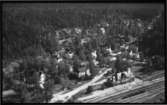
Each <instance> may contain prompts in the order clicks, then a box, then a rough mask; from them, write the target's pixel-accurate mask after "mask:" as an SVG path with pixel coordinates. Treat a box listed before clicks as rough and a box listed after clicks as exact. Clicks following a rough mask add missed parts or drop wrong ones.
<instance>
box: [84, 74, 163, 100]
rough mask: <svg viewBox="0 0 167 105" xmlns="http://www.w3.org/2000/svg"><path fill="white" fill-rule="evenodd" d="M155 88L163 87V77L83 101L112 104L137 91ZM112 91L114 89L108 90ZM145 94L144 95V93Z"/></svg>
mask: <svg viewBox="0 0 167 105" xmlns="http://www.w3.org/2000/svg"><path fill="white" fill-rule="evenodd" d="M155 87H157V88H158V87H164V77H163V78H158V79H155V80H152V81H146V82H143V84H142V85H138V86H134V87H132V89H122V90H119V89H116V88H115V90H116V91H117V92H116V91H115V92H111V91H107V94H105V93H103V94H101V95H100V96H95V97H90V98H88V99H84V100H83V102H84V103H95V102H99V103H108V102H114V100H117V99H121V98H123V97H125V96H127V95H129V94H133V93H135V92H138V91H149V90H151V89H154V88H155ZM110 89H111V90H112V91H113V89H114V87H112V88H110ZM145 94H146V93H145Z"/></svg>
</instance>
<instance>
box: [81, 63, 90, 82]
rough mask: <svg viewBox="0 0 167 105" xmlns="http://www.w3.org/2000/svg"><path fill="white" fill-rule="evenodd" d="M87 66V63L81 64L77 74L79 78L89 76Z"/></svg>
mask: <svg viewBox="0 0 167 105" xmlns="http://www.w3.org/2000/svg"><path fill="white" fill-rule="evenodd" d="M88 65H89V62H87V61H84V62H81V64H80V68H79V73H78V77H79V78H81V79H84V78H85V77H86V76H90V75H91V73H90V69H89V67H88Z"/></svg>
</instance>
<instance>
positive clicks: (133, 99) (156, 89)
mask: <svg viewBox="0 0 167 105" xmlns="http://www.w3.org/2000/svg"><path fill="white" fill-rule="evenodd" d="M164 88H165V87H163V86H160V87H159V86H157V87H154V88H153V89H151V90H149V91H146V92H143V93H141V94H138V95H135V96H132V97H128V98H125V99H123V98H120V99H117V100H114V101H113V100H109V101H107V102H109V103H111V102H115V103H138V102H139V103H140V102H144V101H146V100H148V99H150V98H152V97H155V96H156V95H158V94H160V93H163V92H164Z"/></svg>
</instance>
